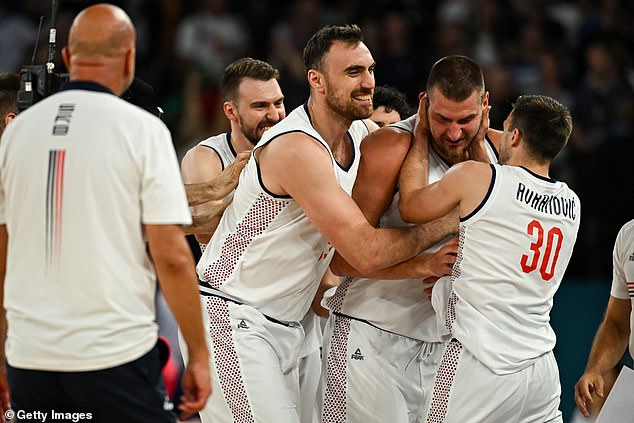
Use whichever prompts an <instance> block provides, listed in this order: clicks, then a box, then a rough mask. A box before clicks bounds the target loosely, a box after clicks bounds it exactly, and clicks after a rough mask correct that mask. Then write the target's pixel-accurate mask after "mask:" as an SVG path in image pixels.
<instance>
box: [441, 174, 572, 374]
mask: <svg viewBox="0 0 634 423" xmlns="http://www.w3.org/2000/svg"><path fill="white" fill-rule="evenodd" d="M491 168H492V170H493V176H492V180H491V185H490V187H489V192H488V193H487V196H486V197H485V199H484V200H483V201H482V203H481V204H480V205H479V206H478V208H477V209H476V210H475V211H474V212H472V213H471V214H469V215H468V216H465V217H464V218H461V223H460V244H459V249H458V258H457V260H456V264H455V265H454V268H453V274H452V279H453V295H452V296H451V297H450V299H449V306H448V314H447V316H448V317H447V319H448V322H447V324H448V326H449V327H451V328H452V332H453V335H454V337H455V338H456V339H458V340H459V341H460V342H461V343H462V344H463V345H464V346H465V347H466V348H467V349H468V350H469V351H470V352H471V353H472V354H473V355H474V356H475V357H476V358H477V359H478V360H480V361H481V362H482V363H483V364H484V365H485V366H487V367H488V368H489V369H491V370H492V371H493V372H494V373H496V374H507V373H513V372H516V371H519V370H522V369H524V368H526V367H528V366H530V365H531V364H532V363H533V362H534V361H535V360H536V359H537V358H538V357H540V356H541V355H543V354H545V353H547V352H549V351H551V350H552V349H553V347H554V346H555V333H554V332H553V330H552V328H551V327H550V324H549V321H550V310H551V308H552V306H553V296H554V295H555V292H556V291H557V288H558V287H559V284H560V283H561V280H562V278H563V275H564V271H565V270H566V267H567V266H568V262H569V261H570V256H571V255H572V249H573V246H574V244H575V240H576V239H577V231H578V229H579V218H580V204H579V198H578V197H577V195H576V194H575V193H574V192H573V191H572V190H571V189H570V188H568V186H567V185H566V184H565V183H563V182H558V181H555V180H553V179H548V178H544V177H541V176H538V175H536V174H534V173H532V172H530V171H529V170H527V169H525V168H522V167H517V166H500V165H492V166H491Z"/></svg>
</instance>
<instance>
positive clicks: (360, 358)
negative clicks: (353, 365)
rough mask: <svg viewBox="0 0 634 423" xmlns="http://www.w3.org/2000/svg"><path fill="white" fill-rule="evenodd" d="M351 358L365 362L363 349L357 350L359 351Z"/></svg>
mask: <svg viewBox="0 0 634 423" xmlns="http://www.w3.org/2000/svg"><path fill="white" fill-rule="evenodd" d="M350 358H352V359H353V360H361V361H363V354H361V349H360V348H357V350H356V351H355V352H354V354H352V356H351V357H350Z"/></svg>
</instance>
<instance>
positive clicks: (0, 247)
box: [0, 225, 10, 416]
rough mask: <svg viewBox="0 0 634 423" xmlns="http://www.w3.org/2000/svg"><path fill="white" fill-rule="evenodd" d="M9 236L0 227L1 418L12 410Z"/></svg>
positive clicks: (4, 228) (4, 226)
mask: <svg viewBox="0 0 634 423" xmlns="http://www.w3.org/2000/svg"><path fill="white" fill-rule="evenodd" d="M8 243H9V234H8V232H7V226H6V225H0V416H4V413H5V411H7V410H8V409H9V408H10V405H9V403H10V401H9V383H8V381H7V368H6V364H7V360H6V356H5V353H4V346H5V343H6V340H7V313H6V309H5V308H4V277H5V275H6V270H7V245H8Z"/></svg>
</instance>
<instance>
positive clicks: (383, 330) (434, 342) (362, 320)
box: [330, 311, 443, 344]
mask: <svg viewBox="0 0 634 423" xmlns="http://www.w3.org/2000/svg"><path fill="white" fill-rule="evenodd" d="M330 313H332V314H334V315H335V316H339V317H343V318H345V319H350V320H355V321H357V322H361V323H365V324H366V325H369V326H372V327H373V328H375V329H378V330H380V331H381V332H385V333H389V334H392V335H396V336H400V337H402V338H407V339H411V340H413V341H417V342H424V343H425V344H442V343H443V341H425V340H423V339H416V338H412V337H410V336H407V335H401V334H400V333H396V332H392V331H390V330H385V329H383V328H381V327H378V326H377V325H375V324H373V323H370V322H368V321H367V320H365V319H359V318H358V317H353V316H349V315H347V314H343V313H339V312H338V311H331V312H330Z"/></svg>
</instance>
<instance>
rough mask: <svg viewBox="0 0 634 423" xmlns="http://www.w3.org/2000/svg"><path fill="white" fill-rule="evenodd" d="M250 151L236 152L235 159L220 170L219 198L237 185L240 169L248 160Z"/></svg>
mask: <svg viewBox="0 0 634 423" xmlns="http://www.w3.org/2000/svg"><path fill="white" fill-rule="evenodd" d="M251 151H252V150H247V151H243V152H241V153H238V155H237V156H236V160H235V161H234V162H233V163H231V164H230V165H229V166H227V167H226V168H225V170H223V171H222V173H221V174H220V176H218V178H219V182H220V184H219V188H220V192H219V198H218V199H221V198H224V197H226V196H227V195H229V194H230V193H231V191H233V190H234V189H236V187H237V186H238V181H239V180H240V173H241V172H242V169H244V167H245V166H246V164H247V162H248V161H249V157H251Z"/></svg>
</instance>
